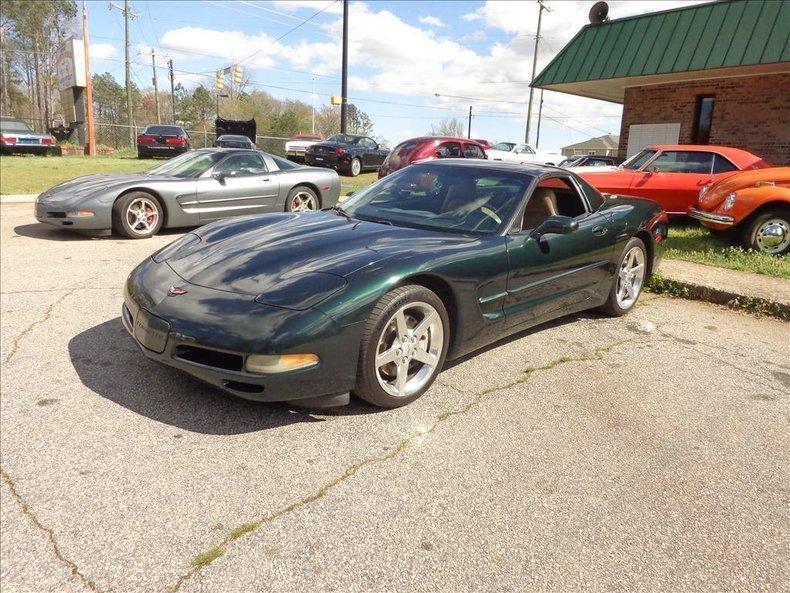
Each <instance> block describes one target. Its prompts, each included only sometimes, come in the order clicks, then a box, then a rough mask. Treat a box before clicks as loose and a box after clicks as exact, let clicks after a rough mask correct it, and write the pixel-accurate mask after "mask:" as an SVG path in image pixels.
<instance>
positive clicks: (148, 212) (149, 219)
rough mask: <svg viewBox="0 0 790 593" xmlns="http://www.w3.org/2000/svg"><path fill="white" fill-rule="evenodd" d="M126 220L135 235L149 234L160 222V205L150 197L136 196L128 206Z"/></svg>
mask: <svg viewBox="0 0 790 593" xmlns="http://www.w3.org/2000/svg"><path fill="white" fill-rule="evenodd" d="M126 222H127V224H128V225H129V229H131V231H132V232H133V233H134V234H135V235H148V234H150V233H151V232H152V231H153V229H155V228H156V225H157V224H158V223H159V207H158V206H157V205H156V204H155V203H154V202H153V201H152V200H149V199H148V198H135V199H134V200H132V201H131V203H130V204H129V206H127V208H126Z"/></svg>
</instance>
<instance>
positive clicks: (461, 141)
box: [379, 136, 488, 179]
mask: <svg viewBox="0 0 790 593" xmlns="http://www.w3.org/2000/svg"><path fill="white" fill-rule="evenodd" d="M447 158H465V159H485V158H488V157H486V153H485V150H484V149H483V147H482V146H481V145H480V144H479V143H478V142H477V141H475V140H469V139H467V138H453V137H452V136H423V137H421V138H412V139H411V140H406V141H405V142H401V143H400V144H398V145H397V146H396V147H395V148H394V149H393V150H392V152H390V153H389V156H387V158H386V159H385V160H384V164H383V165H381V168H380V169H379V179H381V178H382V177H384V176H386V175H389V174H390V173H392V172H394V171H397V170H398V169H403V167H406V166H407V165H411V164H412V163H415V162H417V161H430V160H433V159H447Z"/></svg>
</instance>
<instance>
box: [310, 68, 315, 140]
mask: <svg viewBox="0 0 790 593" xmlns="http://www.w3.org/2000/svg"><path fill="white" fill-rule="evenodd" d="M310 109H311V116H310V132H311V133H312V134H315V76H313V79H312V81H311V82H310Z"/></svg>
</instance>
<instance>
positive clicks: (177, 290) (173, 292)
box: [167, 286, 189, 296]
mask: <svg viewBox="0 0 790 593" xmlns="http://www.w3.org/2000/svg"><path fill="white" fill-rule="evenodd" d="M187 292H189V291H187V290H184V289H183V288H181V287H180V286H171V287H170V290H168V291H167V296H181V295H182V294H186V293H187Z"/></svg>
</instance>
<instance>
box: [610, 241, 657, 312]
mask: <svg viewBox="0 0 790 593" xmlns="http://www.w3.org/2000/svg"><path fill="white" fill-rule="evenodd" d="M634 248H638V249H640V250H641V251H642V262H643V265H644V268H643V270H644V271H643V275H642V282H641V283H640V285H639V288H638V290H637V291H636V296H635V297H634V298H633V301H632V302H624V303H621V302H620V301H619V300H618V292H619V290H620V270H621V269H622V267H623V263H624V261H625V258H626V255H628V254H629V253H630V252H631V250H632V249H634ZM647 257H648V255H647V249H646V248H645V244H644V242H643V241H642V240H641V239H638V238H636V237H633V238H631V240H629V241H628V243H626V244H625V247H624V248H623V252H622V253H621V254H620V257H619V258H618V259H617V267H616V268H615V273H614V278H612V287H611V288H610V289H609V296H608V297H607V298H606V302H605V303H604V304H603V305H602V306H601V307H600V311H601V312H602V313H604V314H606V315H609V316H611V317H622V316H623V315H625V314H626V313H628V312H629V311H630V310H631V309H633V308H634V306H635V305H636V302H637V301H638V300H639V295H640V294H641V293H642V289H643V288H644V284H645V282H646V281H647V268H648V259H647ZM629 301H630V299H629Z"/></svg>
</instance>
